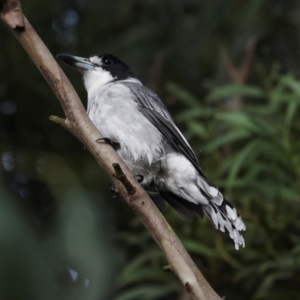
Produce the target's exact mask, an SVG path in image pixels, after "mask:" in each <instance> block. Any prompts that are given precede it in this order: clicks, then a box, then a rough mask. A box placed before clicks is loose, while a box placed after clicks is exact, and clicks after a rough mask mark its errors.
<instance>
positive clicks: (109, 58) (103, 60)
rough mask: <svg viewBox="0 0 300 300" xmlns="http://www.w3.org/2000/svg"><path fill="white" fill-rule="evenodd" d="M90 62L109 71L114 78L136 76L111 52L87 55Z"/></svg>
mask: <svg viewBox="0 0 300 300" xmlns="http://www.w3.org/2000/svg"><path fill="white" fill-rule="evenodd" d="M89 60H90V62H92V63H94V64H95V65H96V66H99V67H101V68H102V69H103V70H105V71H107V72H109V73H110V74H111V76H112V77H113V78H114V79H115V80H125V79H129V78H136V76H135V75H134V73H133V72H132V70H131V69H130V68H129V67H128V66H127V65H126V64H125V63H124V62H123V61H121V60H120V59H119V58H117V57H116V56H114V55H113V54H109V53H105V54H97V55H92V56H90V57H89Z"/></svg>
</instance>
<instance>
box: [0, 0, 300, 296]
mask: <svg viewBox="0 0 300 300" xmlns="http://www.w3.org/2000/svg"><path fill="white" fill-rule="evenodd" d="M22 6H23V10H24V12H25V14H26V16H27V18H28V19H29V20H30V22H31V23H32V25H33V26H34V27H35V29H36V30H37V32H38V33H39V34H40V36H41V37H42V38H43V40H44V41H45V43H46V44H47V45H48V47H49V49H50V51H51V52H52V53H53V54H57V53H70V54H75V55H79V56H86V55H89V54H91V53H95V52H98V53H99V52H111V53H114V54H116V55H117V56H119V57H120V58H122V59H123V60H124V61H125V62H127V63H128V64H129V65H130V66H131V67H132V69H133V70H134V71H135V73H136V74H137V75H138V77H139V78H141V79H142V81H143V82H144V83H145V84H146V85H147V86H150V87H151V88H153V89H154V90H155V91H156V92H157V93H158V94H159V95H160V96H161V97H162V99H163V100H164V101H165V103H166V104H167V106H168V108H169V109H170V110H171V112H172V114H173V115H174V117H175V120H176V122H177V124H178V126H179V127H180V129H181V130H182V131H183V132H184V134H185V136H186V137H187V138H188V140H189V141H190V143H191V145H192V147H193V149H194V150H195V152H196V154H197V155H198V157H199V160H200V163H201V166H202V168H203V170H204V172H205V173H206V174H207V176H208V177H209V178H210V180H211V181H213V182H214V183H215V184H216V185H217V186H218V187H219V188H220V189H221V191H222V192H223V194H224V195H225V196H226V198H227V199H228V200H229V201H231V202H232V203H234V204H235V206H236V207H237V208H238V210H239V212H240V214H241V215H242V217H243V219H244V220H245V222H246V226H247V231H246V232H245V240H246V248H244V249H241V250H239V251H236V250H235V249H234V247H233V245H232V244H231V243H230V241H229V239H227V237H226V236H225V235H223V234H222V233H220V232H217V231H216V230H215V229H214V228H213V227H212V226H211V224H210V223H209V222H208V221H207V220H206V219H205V220H195V221H193V222H192V223H188V222H186V221H185V220H182V219H181V217H180V216H178V215H177V214H176V213H175V212H174V211H172V210H170V209H168V210H167V211H166V213H165V215H166V218H167V220H168V221H169V222H170V224H171V226H172V227H173V228H174V230H175V232H176V233H177V234H178V235H179V237H180V238H181V239H182V241H183V243H184V244H185V246H186V247H187V249H188V250H189V252H190V253H191V255H192V256H193V258H194V259H195V261H196V263H197V264H198V266H199V267H200V269H201V270H202V272H203V274H204V275H205V277H206V278H207V279H208V281H209V282H210V284H211V285H212V286H213V288H214V289H215V290H216V291H217V292H218V293H219V294H220V295H221V296H226V298H227V299H253V300H254V299H255V300H264V299H270V298H272V299H274V300H277V299H278V300H281V299H290V298H291V299H297V298H299V296H298V295H299V292H300V291H299V287H300V246H299V245H300V243H299V242H300V241H299V239H300V223H299V221H298V220H299V217H300V208H299V201H300V198H299V188H300V149H299V148H300V141H299V136H300V134H299V133H300V123H299V122H300V121H299V105H300V100H299V99H300V81H299V75H300V74H299V73H300V72H299V71H300V49H299V46H300V43H299V36H300V34H299V33H300V23H299V15H300V4H299V1H296V0H290V1H284V0H264V1H261V0H245V1H238V0H212V1H204V0H202V1H196V0H188V1H170V0H163V1H151V0H143V1H138V0H126V1H124V0H122V1H121V0H113V1H99V0H67V1H52V2H51V3H48V2H47V1H37V0H33V1H22ZM253 37H254V38H255V40H256V44H255V51H254V57H253V59H252V60H251V61H250V62H251V64H250V65H249V66H250V68H249V69H248V71H247V74H246V75H247V76H246V77H245V78H247V80H246V81H244V82H243V84H241V83H238V82H236V81H235V80H234V78H233V77H232V72H230V71H232V67H230V66H228V64H226V63H224V58H223V59H222V55H220V51H221V49H223V51H224V49H225V51H226V53H227V56H228V57H229V58H230V59H231V63H232V65H233V66H241V67H242V66H243V62H244V56H245V54H244V52H245V48H246V53H247V47H248V46H247V45H248V44H247V43H248V41H249V39H250V38H253ZM230 68H231V70H230ZM235 68H236V71H237V70H238V67H235ZM64 69H65V71H66V73H67V74H68V76H69V77H70V79H71V81H72V82H73V83H74V85H75V87H76V89H77V90H78V92H79V94H80V96H81V99H83V100H84V102H85V99H86V94H85V91H84V89H83V85H82V82H81V78H80V75H78V74H76V73H75V72H74V70H72V69H71V68H68V67H64ZM52 114H56V115H59V116H62V115H63V112H62V109H61V108H60V106H59V104H58V102H57V101H56V99H55V98H54V95H53V93H52V92H51V90H50V88H49V87H48V86H47V84H46V83H45V81H44V79H43V78H42V77H41V75H40V74H39V72H38V71H37V69H36V68H35V67H34V65H33V64H32V63H31V61H30V59H28V57H27V56H26V54H25V53H24V51H23V50H22V49H21V47H20V45H18V44H17V42H16V41H15V40H14V38H13V36H12V35H11V34H10V33H9V32H8V30H7V29H6V28H5V27H4V26H2V25H1V26H0V156H1V163H2V169H1V181H0V199H1V200H0V224H1V226H0V253H1V259H0V266H1V268H0V278H1V280H0V298H1V299H85V300H88V299H101V300H102V299H117V300H135V299H149V300H173V299H180V300H183V299H187V298H186V295H185V293H184V291H183V288H182V287H181V284H180V283H179V282H178V280H177V278H176V277H175V276H174V275H173V274H172V273H165V272H163V271H162V267H163V266H164V265H165V264H166V263H167V262H166V260H165V258H164V257H163V256H162V254H161V252H160V250H159V249H158V247H157V246H156V244H155V242H154V241H153V240H152V238H151V237H150V236H149V234H148V232H147V231H146V230H145V229H144V227H143V226H142V224H141V223H140V221H139V220H137V219H136V218H135V217H134V216H133V214H132V212H131V211H130V210H129V208H128V207H126V205H125V204H124V203H123V202H122V201H121V200H112V199H111V197H110V195H109V193H108V180H107V178H106V177H105V175H104V174H103V172H102V170H101V169H100V168H99V166H98V165H97V164H96V163H95V162H94V160H93V159H92V158H91V156H90V155H89V154H88V153H87V151H86V150H85V149H84V148H83V146H82V145H81V144H80V143H79V142H78V141H77V140H76V139H75V138H74V137H72V136H71V135H70V134H69V133H68V132H66V131H64V130H63V129H61V128H59V127H57V126H54V125H53V124H51V123H50V122H49V121H48V117H49V115H52Z"/></svg>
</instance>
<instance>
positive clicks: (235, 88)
mask: <svg viewBox="0 0 300 300" xmlns="http://www.w3.org/2000/svg"><path fill="white" fill-rule="evenodd" d="M231 96H251V97H264V96H265V93H264V91H263V90H261V89H260V88H258V87H255V86H250V85H236V84H229V85H224V86H222V87H218V88H217V89H215V90H214V91H212V92H211V93H210V94H209V95H208V96H207V98H206V99H207V100H208V101H217V100H220V99H223V98H226V97H231Z"/></svg>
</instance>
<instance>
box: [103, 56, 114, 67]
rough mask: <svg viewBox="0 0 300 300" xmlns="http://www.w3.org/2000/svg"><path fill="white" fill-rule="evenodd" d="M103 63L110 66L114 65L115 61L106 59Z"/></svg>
mask: <svg viewBox="0 0 300 300" xmlns="http://www.w3.org/2000/svg"><path fill="white" fill-rule="evenodd" d="M103 63H104V64H105V65H107V66H108V65H112V64H113V61H112V60H111V59H110V58H104V60H103Z"/></svg>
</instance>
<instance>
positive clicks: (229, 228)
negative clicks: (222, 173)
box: [149, 192, 246, 250]
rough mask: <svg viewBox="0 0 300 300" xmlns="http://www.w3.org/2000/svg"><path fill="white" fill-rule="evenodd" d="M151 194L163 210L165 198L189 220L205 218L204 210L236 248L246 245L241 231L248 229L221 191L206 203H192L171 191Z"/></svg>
mask: <svg viewBox="0 0 300 300" xmlns="http://www.w3.org/2000/svg"><path fill="white" fill-rule="evenodd" d="M149 195H150V197H151V198H152V200H153V201H154V203H155V204H156V205H157V206H158V208H160V210H163V205H162V203H164V200H165V201H167V202H168V203H169V204H170V205H171V206H172V207H173V208H174V209H175V210H176V211H177V212H178V213H179V214H180V215H181V216H183V217H184V218H186V219H187V220H188V221H192V220H193V217H194V216H197V217H200V218H203V212H204V214H205V215H206V216H207V217H208V218H209V220H210V221H211V223H212V224H213V225H214V226H215V228H216V229H218V230H220V231H222V232H225V233H226V234H227V235H228V236H229V237H230V238H231V239H232V241H233V242H234V245H235V249H237V250H238V249H239V247H245V241H244V238H243V236H242V235H241V233H240V231H244V230H246V226H245V224H244V223H243V221H242V218H241V216H240V215H239V214H238V212H237V211H236V209H235V208H234V207H233V206H232V205H231V204H230V203H229V202H228V201H227V200H226V199H224V198H223V196H222V194H221V193H220V192H218V195H217V196H216V197H214V198H211V199H210V201H209V202H208V204H206V205H205V204H195V203H192V202H190V201H187V200H185V199H183V198H181V197H179V196H177V195H175V194H173V193H171V192H160V193H157V194H156V197H155V198H154V197H153V195H152V193H151V194H150V193H149Z"/></svg>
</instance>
